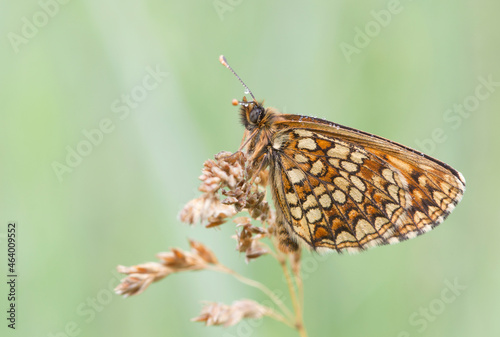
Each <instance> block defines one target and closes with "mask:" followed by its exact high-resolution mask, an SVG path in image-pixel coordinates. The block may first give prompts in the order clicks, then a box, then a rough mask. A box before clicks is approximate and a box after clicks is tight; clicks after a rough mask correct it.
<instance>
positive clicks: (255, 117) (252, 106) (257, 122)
mask: <svg viewBox="0 0 500 337" xmlns="http://www.w3.org/2000/svg"><path fill="white" fill-rule="evenodd" d="M233 105H240V106H241V108H240V119H241V123H242V124H243V126H245V128H246V129H247V130H250V131H251V130H253V129H255V128H259V127H261V125H262V123H263V121H264V120H265V117H266V114H267V112H266V108H264V105H263V102H257V101H256V100H253V101H251V102H249V101H247V98H246V97H243V99H242V100H241V101H238V100H236V99H234V100H233Z"/></svg>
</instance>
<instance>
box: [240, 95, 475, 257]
mask: <svg viewBox="0 0 500 337" xmlns="http://www.w3.org/2000/svg"><path fill="white" fill-rule="evenodd" d="M239 103H240V105H241V112H240V113H241V120H242V123H243V125H244V126H245V129H246V133H245V139H246V141H245V143H244V144H245V147H246V151H247V155H248V157H249V163H250V164H251V165H254V166H258V167H261V168H262V169H269V174H270V184H271V192H272V194H273V199H274V202H275V206H276V213H277V221H276V223H277V227H278V228H277V233H278V239H279V240H280V242H281V249H282V250H284V251H294V250H297V249H299V243H306V244H307V245H308V246H309V247H311V248H313V249H317V250H321V249H327V250H332V249H333V250H336V251H338V252H343V251H348V252H357V251H360V250H364V249H367V248H370V247H374V246H378V245H384V244H392V243H396V242H399V241H402V240H406V239H410V238H413V237H416V236H418V235H420V234H423V233H425V232H427V231H429V230H431V229H432V228H434V227H435V226H437V225H438V224H440V223H441V222H442V221H443V220H444V219H445V218H446V216H448V214H449V213H450V212H451V211H452V210H453V208H454V207H455V205H456V204H457V203H458V202H459V201H460V199H461V197H462V195H463V192H464V189H465V180H464V178H463V176H462V175H461V174H460V173H459V172H458V171H456V170H454V169H453V168H451V167H450V166H448V165H447V164H445V163H443V162H441V161H439V160H437V159H434V158H432V157H429V156H427V155H425V154H423V153H420V152H418V151H416V150H413V149H411V148H408V147H406V146H403V145H401V144H398V143H395V142H392V141H390V140H387V139H384V138H382V137H378V136H375V135H372V134H369V133H365V132H362V131H359V130H356V129H353V128H349V127H345V126H342V125H338V124H334V123H331V122H329V121H326V120H322V119H318V118H313V117H308V116H299V115H291V114H281V113H279V112H278V111H277V110H275V109H273V108H264V107H263V105H262V103H258V102H256V101H253V102H247V100H246V99H245V98H244V99H243V101H242V102H239Z"/></svg>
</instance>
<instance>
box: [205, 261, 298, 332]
mask: <svg viewBox="0 0 500 337" xmlns="http://www.w3.org/2000/svg"><path fill="white" fill-rule="evenodd" d="M209 268H210V269H212V270H215V271H219V272H222V273H226V274H229V275H232V276H234V277H235V278H236V279H237V280H238V281H240V282H242V283H244V284H246V285H249V286H251V287H254V288H257V289H259V290H260V291H262V292H263V293H264V294H266V295H267V296H268V297H269V298H270V299H271V300H272V301H273V302H274V303H275V304H276V305H277V306H278V307H279V308H280V309H281V311H282V312H283V313H284V314H285V315H286V316H288V317H289V319H290V318H292V317H293V313H292V312H291V311H290V309H288V308H287V306H286V305H285V304H284V303H283V302H282V301H281V300H280V299H279V297H278V296H276V294H275V293H273V292H272V291H271V290H270V289H269V288H268V287H266V286H265V285H263V284H262V283H260V282H257V281H255V280H252V279H249V278H246V277H245V276H243V275H241V274H239V273H237V272H236V271H234V270H232V269H230V268H228V267H226V266H224V265H223V264H220V263H219V264H216V265H213V267H209ZM270 310H271V309H270ZM276 314H277V313H276ZM277 315H279V314H277ZM280 316H281V315H280ZM281 317H283V316H281ZM283 319H284V320H286V319H285V318H283ZM289 319H288V320H286V321H287V325H289V326H292V327H293V326H294V325H293V324H291V323H290V321H289ZM283 322H284V321H283Z"/></svg>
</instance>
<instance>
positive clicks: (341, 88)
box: [0, 0, 500, 337]
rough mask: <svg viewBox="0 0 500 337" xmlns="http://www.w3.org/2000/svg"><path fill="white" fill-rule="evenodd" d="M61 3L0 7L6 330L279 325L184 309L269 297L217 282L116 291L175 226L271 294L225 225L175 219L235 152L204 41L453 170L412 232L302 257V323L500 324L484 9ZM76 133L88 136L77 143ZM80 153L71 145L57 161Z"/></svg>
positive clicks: (330, 329)
mask: <svg viewBox="0 0 500 337" xmlns="http://www.w3.org/2000/svg"><path fill="white" fill-rule="evenodd" d="M62 2H63V1H62V0H61V3H60V2H57V1H56V0H53V1H52V0H42V1H40V2H37V1H33V0H29V1H23V2H22V3H21V2H5V3H3V5H2V6H1V7H2V10H1V11H0V28H1V29H0V31H1V34H2V36H3V38H2V39H1V42H0V43H1V46H0V79H1V80H0V92H1V100H0V113H1V123H0V125H1V133H0V156H1V164H0V186H1V189H0V191H1V193H0V209H1V212H0V223H1V227H0V228H1V231H0V239H1V245H0V251H1V252H2V253H1V254H2V256H1V257H0V261H3V262H2V265H3V267H2V270H3V271H5V270H6V265H7V262H6V253H5V252H6V236H5V235H6V227H7V222H8V221H11V220H15V221H17V222H18V224H19V229H18V271H19V275H20V277H19V280H18V303H17V305H18V316H17V329H16V330H15V332H12V331H11V330H10V329H7V327H6V325H7V322H6V320H5V316H6V314H5V311H6V310H7V301H6V295H7V287H6V282H5V281H2V282H1V284H2V286H1V287H0V298H1V299H2V300H1V301H0V303H1V304H0V305H1V310H0V311H1V312H3V313H4V314H3V315H2V320H1V321H2V322H3V323H2V327H1V328H0V331H2V335H4V333H5V332H8V334H7V335H9V336H10V335H12V336H14V335H16V336H59V337H62V336H226V337H227V336H238V337H248V336H285V335H287V336H294V335H296V334H295V332H294V331H293V330H291V329H289V328H288V327H286V326H283V325H281V324H280V323H276V322H274V321H272V320H270V319H264V320H263V321H262V322H257V323H256V322H246V323H244V324H242V325H239V326H235V327H230V328H227V329H224V328H220V327H204V326H203V324H201V323H192V322H190V321H189V319H190V318H191V317H194V316H197V315H198V313H199V311H200V309H201V303H200V302H201V301H202V300H208V301H222V302H225V303H231V302H232V301H233V300H237V299H241V298H253V299H256V300H258V301H263V300H265V297H264V296H263V295H261V294H260V293H259V292H257V291H255V290H254V289H251V288H248V287H246V286H244V285H242V284H240V283H238V282H237V281H235V280H233V279H232V278H231V277H229V276H225V275H219V274H213V273H210V272H193V273H185V274H180V275H173V276H171V277H168V278H166V279H165V280H163V281H161V282H159V283H156V284H153V285H152V286H151V287H150V288H149V289H148V290H147V291H146V292H145V293H144V294H142V295H140V296H137V297H132V298H128V299H123V298H121V297H119V296H116V295H114V294H111V289H112V288H113V287H114V286H116V285H117V284H118V278H117V276H116V273H114V272H113V271H114V270H115V267H116V265H118V264H124V265H134V264H138V263H142V262H146V261H154V260H155V258H154V255H155V254H156V253H157V252H160V251H166V250H168V249H169V247H172V246H174V247H181V248H187V246H188V244H187V238H194V239H197V240H200V241H203V242H204V243H206V244H207V245H208V246H209V247H211V248H212V249H213V250H214V251H215V252H216V254H217V256H218V257H219V258H220V259H221V260H222V261H223V262H225V263H226V264H227V265H229V266H231V267H233V268H234V269H236V270H238V271H239V272H241V273H243V274H244V275H246V276H249V277H252V278H255V279H258V280H260V281H262V282H264V283H265V284H267V285H268V286H269V287H270V288H271V289H276V290H278V291H282V292H283V293H285V292H286V291H287V289H286V285H285V283H284V281H283V278H282V275H281V271H280V269H279V268H278V265H277V264H276V263H275V261H273V260H272V259H270V258H261V259H259V260H257V261H255V262H253V263H251V264H249V265H246V264H245V262H244V256H241V255H239V254H238V253H236V252H235V242H234V240H232V239H230V238H229V237H230V236H231V235H232V234H234V231H235V228H234V225H233V224H232V223H227V224H226V225H224V226H222V228H221V229H220V230H207V229H204V228H203V227H201V226H193V227H189V226H187V225H184V224H181V223H180V222H179V221H178V220H177V214H178V212H179V210H180V209H181V207H182V205H183V204H184V203H186V202H187V201H188V200H190V199H192V198H194V197H196V196H197V195H198V193H199V192H197V186H198V183H199V181H198V179H197V177H198V176H199V175H200V171H201V167H202V164H203V161H204V160H206V159H208V158H212V157H213V155H214V154H215V153H217V152H219V151H221V150H228V151H235V150H236V149H237V148H238V145H239V142H240V140H241V136H242V133H243V127H242V126H241V125H240V124H239V121H238V116H237V109H236V108H235V107H232V106H231V105H230V102H231V99H233V98H241V97H242V94H243V88H242V87H241V85H240V84H239V83H238V81H237V80H236V79H235V78H234V77H233V75H232V74H231V73H230V72H229V71H228V70H227V69H224V68H223V67H222V66H221V65H220V64H219V61H218V56H219V55H220V54H225V56H226V57H227V59H228V61H229V63H230V64H231V65H232V66H233V67H234V68H235V70H236V71H237V72H238V73H239V74H240V76H242V78H243V79H244V81H246V83H247V84H248V86H249V87H250V88H251V89H252V91H253V92H254V94H255V95H256V96H257V98H258V99H266V105H268V106H274V107H276V108H278V109H280V110H281V111H284V112H287V113H295V114H304V115H311V116H317V117H321V118H325V119H328V120H331V121H334V122H337V123H339V124H343V125H347V126H350V127H354V128H357V129H361V130H364V131H367V132H371V133H374V134H378V135H381V136H383V137H386V138H389V139H392V140H395V141H398V142H401V143H403V144H405V145H408V146H411V147H414V148H417V149H420V150H423V151H424V152H427V153H428V154H430V155H432V156H435V157H437V158H439V159H441V160H443V161H445V162H447V163H449V164H450V165H452V166H453V167H455V168H457V169H458V170H460V171H461V172H462V173H463V174H464V176H465V177H466V179H467V191H466V193H465V196H464V199H463V201H462V202H461V203H460V204H459V205H458V207H457V209H456V210H455V212H454V213H453V214H452V215H451V216H450V217H449V218H448V220H447V221H446V222H445V223H444V224H443V225H441V226H440V227H439V228H437V229H436V230H434V231H433V232H431V233H429V234H426V235H424V236H422V237H419V238H418V239H416V240H412V241H408V242H405V243H402V244H399V245H396V246H391V247H382V248H377V249H374V250H371V251H369V252H366V253H363V254H359V255H353V256H349V255H343V256H338V255H337V254H330V255H327V256H326V257H324V258H317V257H315V255H314V254H310V253H306V254H305V257H304V259H305V261H306V260H307V264H306V265H305V267H304V268H305V293H306V301H305V323H306V327H307V329H308V332H309V335H310V336H330V335H331V336H394V337H406V336H472V335H474V336H498V335H499V334H500V325H499V324H498V315H499V314H500V304H499V299H500V289H499V287H498V285H499V281H500V268H499V253H500V248H499V245H498V238H499V237H500V226H499V220H500V214H499V212H498V209H499V208H498V201H499V200H498V192H497V190H498V188H499V187H500V186H499V179H498V172H497V171H498V165H499V164H500V159H499V156H498V144H499V141H500V137H499V133H498V131H497V129H498V126H499V122H500V117H499V114H498V109H499V108H500V90H499V89H500V87H499V84H500V83H499V82H500V69H499V66H498V65H499V60H500V24H499V22H498V13H499V12H500V3H499V2H495V1H486V0H481V1H472V0H469V1H465V0H458V1H457V0H453V1H452V0H445V1H438V2H436V1H430V0H419V1H410V0H401V1H400V2H398V1H395V0H392V1H356V2H355V3H354V2H352V1H346V0H344V1H330V2H325V1H312V2H290V1H273V2H270V1H248V0H247V1H244V0H216V1H213V0H207V1H184V2H182V1H156V0H151V1H137V2H120V1H112V0H107V1H96V0H93V1H76V0H74V1H67V3H64V4H63V3H62ZM152 72H156V77H152V76H150V75H148V74H150V73H152ZM148 76H149V77H148ZM145 79H146V83H144V81H145ZM485 82H489V83H490V84H488V85H485V84H484V83H485ZM126 96H128V97H132V98H131V101H128V103H127V101H126V100H127V98H126ZM126 104H129V105H130V106H131V107H130V108H127V105H126ZM460 106H465V108H466V109H465V110H462V111H461V112H460V108H459V107H460ZM98 128H102V129H103V130H106V131H107V133H103V136H102V139H100V138H99V137H98V136H96V135H95V133H92V132H93V131H92V130H94V129H98ZM86 133H87V134H88V133H90V134H93V135H94V137H97V138H95V142H96V143H97V145H92V146H91V147H90V148H89V147H88V146H87V147H86V145H88V144H89V143H85V140H86V139H87V136H86V135H85V134H86ZM433 137H434V138H433ZM82 142H83V143H82ZM82 144H83V145H82ZM78 146H80V148H79V150H80V151H83V152H84V153H85V156H84V157H82V158H81V160H80V161H78V160H77V159H74V158H73V159H71V158H70V159H69V160H70V161H71V160H72V162H71V163H72V165H73V166H74V167H69V166H68V170H67V171H61V170H62V165H67V163H66V160H67V156H68V153H70V152H71V151H73V150H75V149H77V147H78ZM70 157H71V156H70ZM55 163H60V165H61V166H57V165H58V164H55ZM54 165H56V166H57V167H58V169H56V170H55V169H54ZM70 171H71V172H70ZM3 274H6V271H5V272H3ZM3 279H5V278H3ZM454 283H456V284H458V285H459V286H458V287H457V286H456V285H455V286H453V287H454V289H451V290H450V284H454ZM447 289H448V290H447ZM450 294H454V295H450ZM455 295H456V296H455ZM450 298H451V299H450ZM287 304H290V301H289V300H287ZM250 323H251V324H250Z"/></svg>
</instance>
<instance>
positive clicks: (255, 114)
mask: <svg viewBox="0 0 500 337" xmlns="http://www.w3.org/2000/svg"><path fill="white" fill-rule="evenodd" d="M263 112H264V109H262V108H261V107H259V106H256V107H255V108H253V109H252V111H250V115H249V116H248V118H249V120H250V122H251V123H253V124H257V123H258V122H260V120H261V116H262V114H263Z"/></svg>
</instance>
